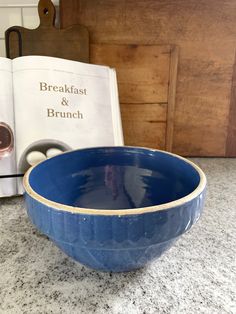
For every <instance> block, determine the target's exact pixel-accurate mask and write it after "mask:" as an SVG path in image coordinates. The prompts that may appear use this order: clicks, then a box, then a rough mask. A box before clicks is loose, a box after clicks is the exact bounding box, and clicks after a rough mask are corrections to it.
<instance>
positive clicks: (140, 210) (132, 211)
mask: <svg viewBox="0 0 236 314" xmlns="http://www.w3.org/2000/svg"><path fill="white" fill-rule="evenodd" d="M99 148H100V149H110V148H128V149H130V148H131V149H143V150H147V151H149V152H161V153H163V154H167V155H171V156H173V157H176V158H178V159H181V160H183V161H184V162H186V163H188V164H189V165H191V166H192V167H193V168H194V169H195V170H196V171H197V172H198V174H199V177H200V181H199V184H198V186H197V187H196V188H195V189H194V190H193V191H192V192H191V193H189V194H188V195H186V196H184V197H181V198H179V199H177V200H174V201H171V202H168V203H163V204H160V205H152V206H146V207H137V208H127V209H94V208H84V207H76V206H71V205H65V204H62V203H58V202H55V201H51V200H49V199H47V198H45V197H43V196H41V195H40V194H38V193H37V192H35V190H34V189H33V188H32V186H31V185H30V183H29V177H30V174H31V172H32V170H33V169H34V168H35V167H37V166H38V165H39V164H41V163H43V162H46V161H47V160H44V161H42V162H40V163H38V164H37V165H35V166H32V167H31V168H29V169H28V171H27V172H26V173H25V175H24V178H23V186H24V188H25V193H26V194H28V195H29V196H30V197H32V198H33V199H35V200H37V201H38V202H40V203H43V204H44V205H46V206H47V207H51V208H53V209H55V210H60V211H66V212H70V213H74V214H76V213H77V214H87V215H100V216H125V215H137V214H145V213H151V212H156V211H164V210H168V209H171V208H173V207H179V206H181V205H183V204H185V203H188V202H190V201H192V200H193V199H194V198H196V197H197V196H198V195H200V194H201V193H202V192H203V191H204V189H205V187H206V184H207V179H206V175H205V174H204V172H203V171H202V170H201V168H200V167H199V166H197V165H196V164H195V163H194V162H192V161H190V160H188V159H186V158H184V157H182V156H179V155H177V154H174V153H171V152H167V151H164V150H160V149H154V148H147V147H139V146H101V147H100V146H97V147H88V148H80V149H75V150H72V151H68V152H64V153H62V154H60V155H59V156H61V155H64V154H69V153H71V152H75V151H80V150H89V149H99ZM57 157H58V156H55V157H52V158H57Z"/></svg>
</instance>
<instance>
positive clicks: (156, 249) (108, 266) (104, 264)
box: [53, 238, 177, 272]
mask: <svg viewBox="0 0 236 314" xmlns="http://www.w3.org/2000/svg"><path fill="white" fill-rule="evenodd" d="M176 240H177V239H176V238H175V239H171V240H170V241H166V242H163V243H158V244H155V245H152V246H150V247H145V248H140V249H138V248H133V249H132V248H131V249H121V250H119V249H116V250H112V249H91V248H82V247H77V246H73V245H71V244H68V243H62V242H58V241H55V240H53V242H54V243H55V244H56V245H57V246H58V247H59V248H60V249H61V250H62V251H63V252H64V253H66V254H67V255H68V256H70V257H72V258H73V259H74V260H76V261H77V262H79V263H81V264H83V265H84V266H87V267H89V268H92V269H95V270H99V271H104V272H128V271H133V270H137V269H139V268H142V267H144V266H146V265H147V264H148V263H149V262H151V261H152V260H154V259H156V258H158V257H160V256H161V255H162V253H164V252H165V251H167V250H168V249H169V248H170V247H171V246H172V245H173V243H174V242H175V241H176Z"/></svg>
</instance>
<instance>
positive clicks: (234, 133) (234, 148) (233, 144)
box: [226, 55, 236, 157]
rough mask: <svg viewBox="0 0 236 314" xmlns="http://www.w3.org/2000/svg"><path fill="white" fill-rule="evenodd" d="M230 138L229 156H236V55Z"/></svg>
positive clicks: (227, 151) (231, 100) (230, 112)
mask: <svg viewBox="0 0 236 314" xmlns="http://www.w3.org/2000/svg"><path fill="white" fill-rule="evenodd" d="M227 135H228V137H227V145H226V154H227V156H230V157H234V156H236V55H235V63H234V66H233V77H232V88H231V98H230V111H229V125H228V134H227Z"/></svg>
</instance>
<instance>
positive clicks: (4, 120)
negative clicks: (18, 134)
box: [0, 58, 16, 197]
mask: <svg viewBox="0 0 236 314" xmlns="http://www.w3.org/2000/svg"><path fill="white" fill-rule="evenodd" d="M15 174H16V161H15V132H14V107H13V91H12V61H11V60H9V59H6V58H0V197H3V196H12V195H15V194H16V179H15V178H14V177H12V176H14V175H15Z"/></svg>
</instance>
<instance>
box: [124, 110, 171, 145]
mask: <svg viewBox="0 0 236 314" xmlns="http://www.w3.org/2000/svg"><path fill="white" fill-rule="evenodd" d="M121 114H122V125H123V131H124V138H125V144H126V145H131V146H144V147H152V148H159V149H165V136H166V115H167V104H121Z"/></svg>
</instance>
